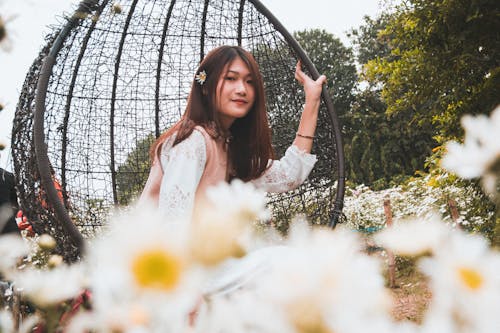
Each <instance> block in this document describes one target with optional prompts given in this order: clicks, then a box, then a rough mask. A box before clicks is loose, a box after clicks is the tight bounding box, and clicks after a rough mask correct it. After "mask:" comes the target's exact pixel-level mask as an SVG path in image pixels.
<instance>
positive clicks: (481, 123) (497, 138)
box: [441, 106, 500, 193]
mask: <svg viewBox="0 0 500 333" xmlns="http://www.w3.org/2000/svg"><path fill="white" fill-rule="evenodd" d="M462 127H463V128H464V130H465V138H464V144H463V145H460V144H458V143H457V142H449V143H448V144H447V145H446V148H447V153H446V154H445V156H444V157H443V159H442V162H441V163H442V165H443V167H444V168H446V169H448V170H450V171H453V172H455V173H456V174H458V175H459V176H460V177H463V178H466V179H470V178H477V177H481V176H486V178H487V180H489V181H488V182H487V183H485V185H486V190H487V191H488V192H489V193H492V192H493V191H494V190H495V186H494V185H491V184H494V183H495V181H496V177H498V173H499V171H500V170H498V164H499V163H500V106H497V107H496V109H495V110H494V111H493V112H492V113H491V115H490V117H489V118H488V117H487V116H485V115H479V116H475V117H474V116H469V115H466V116H464V117H463V118H462ZM495 169H496V170H495ZM492 177H493V182H492Z"/></svg>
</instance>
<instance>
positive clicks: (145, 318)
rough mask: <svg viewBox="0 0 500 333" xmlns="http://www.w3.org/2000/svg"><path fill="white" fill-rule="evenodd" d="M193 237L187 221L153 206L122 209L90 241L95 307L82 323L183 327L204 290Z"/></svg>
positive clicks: (110, 326)
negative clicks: (193, 257)
mask: <svg viewBox="0 0 500 333" xmlns="http://www.w3.org/2000/svg"><path fill="white" fill-rule="evenodd" d="M187 239H188V238H187V227H186V226H185V225H182V224H181V223H175V221H164V220H163V219H162V215H161V214H160V213H158V212H157V211H155V210H154V209H153V208H151V207H144V206H141V207H136V208H135V209H133V210H132V211H129V212H126V213H124V214H117V215H116V216H115V218H114V219H113V221H111V223H110V225H109V229H108V231H107V232H106V233H105V234H104V235H103V237H101V238H99V239H98V240H96V241H94V242H93V244H92V246H89V252H88V253H87V258H88V265H89V270H90V271H91V285H92V292H93V298H94V299H95V301H94V311H93V313H92V314H87V315H86V316H83V317H79V319H78V320H79V322H80V324H79V325H82V327H85V326H86V325H87V326H88V325H91V327H93V328H96V329H98V331H114V330H115V328H116V327H115V326H117V325H118V327H120V329H119V330H118V331H128V330H129V329H130V328H131V327H135V326H137V325H139V326H140V327H143V328H144V329H146V328H147V329H148V331H154V330H153V326H152V325H155V327H156V326H158V327H161V328H162V329H163V331H172V332H178V331H180V330H181V329H182V326H183V325H185V319H186V318H187V314H188V313H189V311H190V310H191V309H192V308H193V307H194V304H195V303H196V301H197V299H198V298H199V295H200V291H199V289H200V288H199V285H200V282H199V281H200V279H201V276H200V273H199V272H198V269H197V267H195V266H193V265H191V261H190V257H189V251H188V241H187ZM126 318H132V319H133V320H129V319H127V320H126ZM127 323H128V324H129V325H131V326H127V325H128V324H127ZM126 324H127V325H126Z"/></svg>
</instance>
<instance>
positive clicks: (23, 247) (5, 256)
mask: <svg viewBox="0 0 500 333" xmlns="http://www.w3.org/2000/svg"><path fill="white" fill-rule="evenodd" d="M29 251H30V248H29V246H28V245H27V244H26V242H25V241H24V240H23V239H22V238H21V237H19V236H18V235H4V236H0V273H1V274H5V275H7V276H9V275H10V274H11V273H12V272H13V271H14V269H15V268H16V266H17V264H18V261H19V260H20V259H21V258H22V257H24V256H25V255H27V254H28V253H29Z"/></svg>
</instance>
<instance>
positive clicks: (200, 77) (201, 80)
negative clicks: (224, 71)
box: [194, 70, 207, 86]
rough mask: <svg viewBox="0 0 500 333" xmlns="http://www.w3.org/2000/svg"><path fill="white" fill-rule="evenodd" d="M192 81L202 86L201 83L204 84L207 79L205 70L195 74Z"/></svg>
mask: <svg viewBox="0 0 500 333" xmlns="http://www.w3.org/2000/svg"><path fill="white" fill-rule="evenodd" d="M194 79H195V80H196V81H197V82H198V83H199V84H200V85H201V86H202V85H203V83H205V80H206V79H207V73H206V72H205V70H202V71H201V72H199V73H198V74H196V76H195V77H194Z"/></svg>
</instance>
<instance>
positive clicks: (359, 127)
mask: <svg viewBox="0 0 500 333" xmlns="http://www.w3.org/2000/svg"><path fill="white" fill-rule="evenodd" d="M390 19H391V16H390V14H382V15H381V16H379V17H378V18H376V19H371V18H369V17H365V18H364V24H363V25H361V26H360V27H359V28H357V29H352V30H351V32H350V34H349V35H350V37H351V39H352V42H353V45H354V47H355V49H356V51H357V59H358V62H360V63H361V64H364V63H365V62H368V63H369V64H370V63H371V62H373V61H377V59H382V58H384V59H385V58H387V59H392V57H393V56H392V55H391V50H392V48H391V45H390V44H389V40H390V39H389V38H388V37H387V36H386V35H384V34H382V32H384V31H385V29H386V27H387V24H388V22H389V21H390ZM366 68H367V67H366V66H365V67H364V69H365V70H366ZM363 78H365V74H364V73H363V72H361V75H360V79H363ZM377 83H378V82H374V81H368V82H366V81H364V82H363V85H362V87H363V88H359V89H358V91H357V93H356V95H355V102H354V103H353V105H352V108H351V110H350V112H349V113H348V114H346V115H345V117H344V118H343V122H344V125H345V132H346V133H345V134H346V135H345V151H346V161H347V175H348V178H349V179H350V180H351V181H352V182H354V183H357V184H361V183H362V184H367V185H370V186H371V187H373V188H375V189H383V188H387V187H389V186H391V183H392V182H393V180H395V179H402V178H406V177H408V176H412V175H413V174H414V172H415V171H416V170H419V169H422V168H423V165H424V162H425V159H426V158H427V156H429V154H430V153H431V151H432V148H433V147H434V146H435V145H436V141H435V140H434V139H433V136H434V134H435V130H434V128H433V127H432V126H431V125H430V124H429V123H424V122H420V121H418V119H417V118H416V117H415V111H414V110H413V109H407V110H404V112H400V113H397V114H388V113H387V109H388V106H387V104H386V103H385V101H384V100H383V98H382V96H381V86H380V85H378V84H377Z"/></svg>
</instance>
